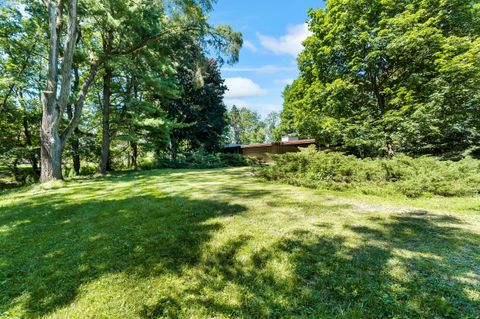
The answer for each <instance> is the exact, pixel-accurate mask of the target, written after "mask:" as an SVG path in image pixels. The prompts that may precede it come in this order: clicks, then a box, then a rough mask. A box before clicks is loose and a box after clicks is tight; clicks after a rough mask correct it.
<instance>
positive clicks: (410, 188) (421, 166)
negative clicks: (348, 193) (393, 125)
mask: <svg viewBox="0 0 480 319" xmlns="http://www.w3.org/2000/svg"><path fill="white" fill-rule="evenodd" d="M274 159H275V164H274V165H272V166H270V167H266V168H265V169H263V170H262V171H260V174H261V175H262V176H263V177H265V178H267V179H269V180H278V181H282V182H287V183H291V184H294V185H300V186H307V187H312V188H320V187H321V188H328V189H336V190H344V189H359V190H361V191H362V192H364V193H373V194H385V193H388V192H391V193H399V194H403V195H406V196H409V197H419V196H422V195H439V196H466V195H478V194H479V193H480V173H479V172H480V161H478V160H475V159H470V158H467V159H463V160H461V161H459V162H452V161H440V160H438V159H436V158H433V157H420V158H412V157H408V156H406V155H398V156H396V157H394V158H392V159H359V158H357V157H355V156H351V155H344V154H341V153H336V152H332V153H328V152H318V151H316V150H315V148H308V149H304V150H302V151H301V152H299V153H289V154H283V155H274Z"/></svg>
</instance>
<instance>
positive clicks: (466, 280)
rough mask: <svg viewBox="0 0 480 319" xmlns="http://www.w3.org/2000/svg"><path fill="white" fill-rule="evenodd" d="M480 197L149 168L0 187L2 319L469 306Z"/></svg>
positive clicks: (368, 314)
mask: <svg viewBox="0 0 480 319" xmlns="http://www.w3.org/2000/svg"><path fill="white" fill-rule="evenodd" d="M479 316H480V200H479V199H478V198H463V199H458V198H457V199H455V198H454V199H441V200H440V199H438V198H431V199H423V200H415V201H414V200H407V199H401V198H400V199H399V198H396V199H393V200H387V199H382V198H379V197H368V196H364V195H358V194H348V193H332V192H320V191H314V190H308V189H304V188H298V187H293V186H288V185H281V184H275V183H268V182H264V181H260V180H258V179H256V178H254V177H252V176H251V174H249V171H248V169H218V170H203V171H202V170H178V171H169V170H163V171H162V170H156V171H149V172H138V173H129V174H122V175H116V176H112V177H109V178H106V179H90V180H89V179H85V180H77V181H70V182H67V183H65V184H59V185H57V184H52V185H48V186H33V187H31V188H26V189H23V190H18V191H13V192H12V191H9V193H4V194H3V195H1V197H0V318H16V317H18V318H23V317H25V318H36V317H46V318H479Z"/></svg>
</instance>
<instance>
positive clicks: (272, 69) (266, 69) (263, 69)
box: [222, 65, 297, 73]
mask: <svg viewBox="0 0 480 319" xmlns="http://www.w3.org/2000/svg"><path fill="white" fill-rule="evenodd" d="M296 70H297V68H295V67H284V66H278V65H263V66H260V67H244V68H237V67H227V68H223V69H222V71H223V72H255V73H278V72H291V71H296Z"/></svg>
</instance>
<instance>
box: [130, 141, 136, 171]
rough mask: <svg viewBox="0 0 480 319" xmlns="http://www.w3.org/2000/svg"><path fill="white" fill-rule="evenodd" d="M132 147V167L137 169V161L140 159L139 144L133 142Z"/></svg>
mask: <svg viewBox="0 0 480 319" xmlns="http://www.w3.org/2000/svg"><path fill="white" fill-rule="evenodd" d="M130 147H131V148H132V163H131V164H132V167H133V168H134V169H137V159H138V146H137V143H134V142H131V143H130Z"/></svg>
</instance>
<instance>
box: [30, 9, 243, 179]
mask: <svg viewBox="0 0 480 319" xmlns="http://www.w3.org/2000/svg"><path fill="white" fill-rule="evenodd" d="M125 2H127V1H112V2H109V3H108V4H111V5H112V6H113V5H115V6H120V7H123V4H124V3H125ZM32 3H33V4H34V5H38V4H39V2H38V1H33V2H32ZM32 3H30V2H29V3H28V4H29V5H31V4H32ZM108 4H107V5H105V3H99V2H97V1H85V2H82V7H81V10H79V6H78V3H77V0H49V1H46V7H47V17H48V18H47V21H48V24H47V25H48V27H47V32H46V33H47V35H48V72H47V80H46V85H45V90H44V92H43V93H42V106H43V116H42V125H41V134H40V135H41V141H42V143H41V145H42V146H41V156H42V160H41V162H42V173H41V181H44V182H45V181H49V180H53V179H62V169H61V167H62V155H63V150H64V148H65V143H66V141H67V139H68V138H69V136H70V135H71V134H72V132H73V131H74V130H75V128H76V127H77V126H78V124H79V122H80V118H81V114H82V109H83V105H84V102H85V98H86V95H87V93H88V91H89V88H90V86H91V84H92V82H93V81H94V79H95V76H96V74H97V71H98V70H99V67H100V66H102V65H107V69H106V70H107V71H108V64H109V63H110V62H111V60H112V58H113V57H116V56H123V55H130V54H133V53H135V52H138V51H139V50H142V49H143V48H145V47H147V46H149V45H150V44H151V43H156V42H162V41H165V40H166V39H168V38H169V37H171V36H173V35H176V34H183V33H188V32H190V33H193V34H196V35H197V37H200V38H202V39H203V41H204V42H205V43H207V44H211V45H212V47H213V48H216V49H218V50H221V51H222V52H228V53H230V55H229V56H228V57H229V59H230V60H231V61H235V60H236V59H237V58H238V51H239V47H240V46H241V42H242V41H241V35H240V34H238V33H235V32H233V31H232V30H231V28H229V27H227V26H220V27H217V28H213V27H211V26H210V25H208V23H207V21H206V12H208V11H209V10H210V9H211V3H210V1H207V0H205V1H200V0H199V1H191V0H189V1H187V0H184V1H180V0H176V1H173V0H172V1H155V2H152V1H128V4H129V6H128V7H129V10H126V11H124V12H125V15H123V16H121V17H115V16H112V15H111V14H110V13H112V11H109V9H110V8H109V7H108ZM157 8H160V9H161V10H162V12H164V14H163V15H159V16H158V17H156V18H154V19H151V20H147V21H148V22H149V23H150V24H138V25H137V24H134V23H133V24H129V27H128V28H127V30H126V31H128V32H129V33H128V34H127V35H128V37H127V39H126V41H124V42H121V43H120V44H119V45H118V46H117V47H116V48H114V47H113V45H112V46H110V44H109V43H115V41H114V40H115V39H113V35H112V36H110V35H109V34H108V32H107V33H106V34H103V35H104V36H105V39H102V40H103V41H102V44H101V45H100V47H99V46H98V45H97V44H98V43H96V42H95V40H96V39H97V38H98V37H97V36H96V35H95V31H94V29H95V26H98V24H102V23H103V22H104V21H105V20H106V21H113V22H112V23H113V24H114V25H115V23H116V21H123V22H126V20H127V19H132V14H133V15H134V16H135V14H138V16H136V17H135V20H133V21H135V22H139V21H142V20H143V19H142V18H144V17H145V16H148V15H149V14H151V13H152V12H153V13H155V12H158V10H156V9H157ZM120 11H121V10H120ZM79 12H80V14H79ZM113 12H115V10H113ZM99 21H100V22H99ZM117 26H119V25H118V24H117ZM80 29H82V33H80ZM100 30H103V29H100ZM79 35H82V36H83V39H84V40H85V41H83V42H82V43H83V49H84V50H86V51H88V56H90V63H89V67H88V70H85V72H82V74H84V76H82V84H81V86H80V87H79V91H78V92H73V93H72V92H71V88H72V68H73V57H74V52H75V49H76V48H77V43H79V42H78V41H77V40H78V38H79ZM122 39H123V38H122ZM110 41H111V42H110ZM115 44H118V43H115ZM102 48H103V51H102ZM60 53H61V54H60ZM107 73H108V72H107ZM105 79H106V80H108V76H107V78H105V77H104V80H105ZM107 85H108V81H107ZM71 93H72V94H71ZM104 93H107V94H104V99H105V101H104V105H105V107H106V108H108V107H109V105H108V104H109V103H108V102H109V101H108V100H107V96H108V95H109V92H108V88H107V87H105V91H104ZM72 96H73V97H75V98H74V100H73V101H71V98H72ZM105 102H107V103H105ZM68 103H72V104H73V106H72V109H73V110H74V111H73V116H72V117H71V119H70V121H69V122H68V123H67V124H66V125H62V122H63V119H64V113H65V110H66V106H67V104H68ZM105 115H106V116H105V118H107V119H108V116H107V115H108V113H107V114H105ZM107 124H108V122H107ZM104 144H105V145H106V144H108V143H106V142H105V143H104ZM102 163H103V161H102ZM102 167H103V165H102Z"/></svg>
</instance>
